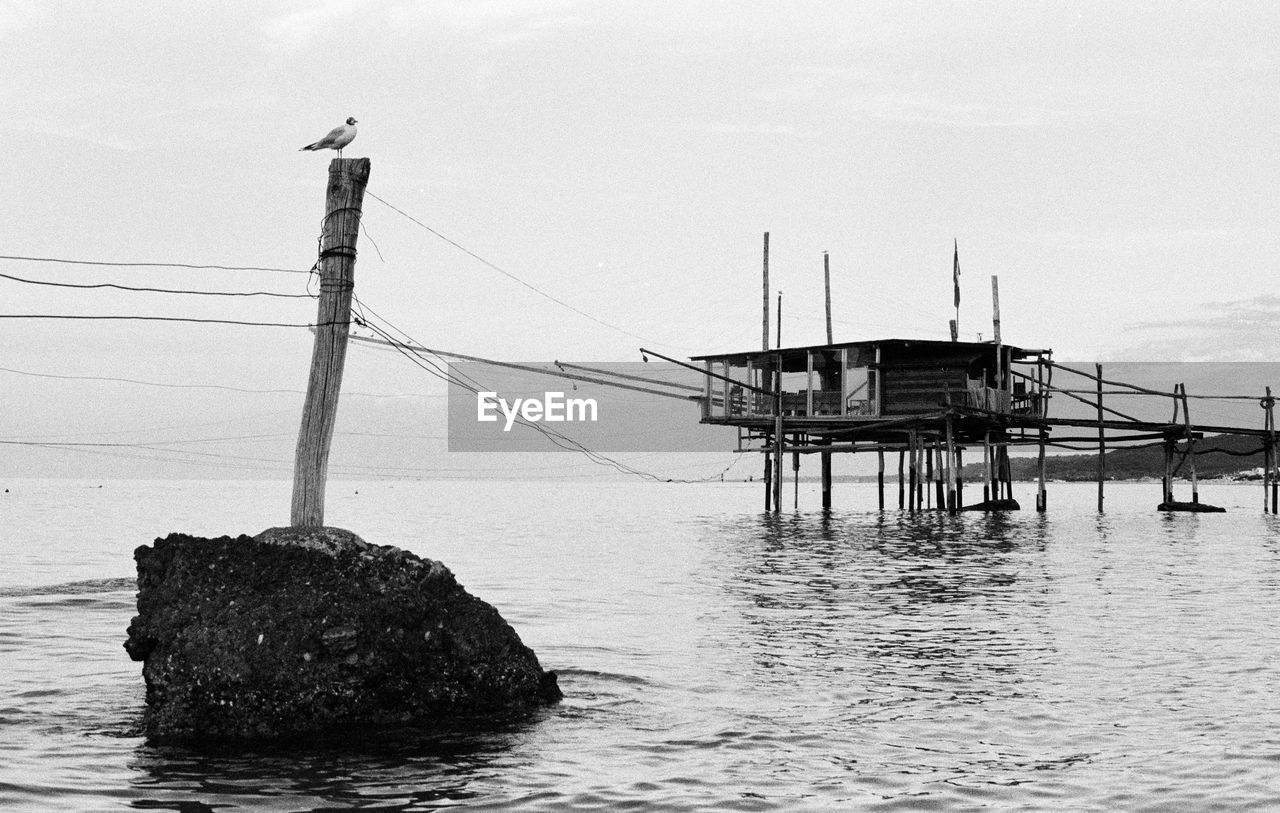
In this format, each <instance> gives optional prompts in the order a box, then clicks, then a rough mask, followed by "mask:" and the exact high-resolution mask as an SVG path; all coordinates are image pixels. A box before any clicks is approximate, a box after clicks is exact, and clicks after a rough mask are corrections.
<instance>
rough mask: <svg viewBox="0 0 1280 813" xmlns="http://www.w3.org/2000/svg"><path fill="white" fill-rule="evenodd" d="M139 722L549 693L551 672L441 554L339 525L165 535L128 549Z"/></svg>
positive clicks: (268, 723) (378, 708)
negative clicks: (141, 703) (435, 557)
mask: <svg viewBox="0 0 1280 813" xmlns="http://www.w3.org/2000/svg"><path fill="white" fill-rule="evenodd" d="M134 559H135V560H137V564H138V615H137V616H136V617H135V618H134V619H133V621H132V623H130V625H129V638H128V641H127V642H126V643H125V649H126V650H128V652H129V655H130V657H132V658H133V659H134V660H136V661H143V668H142V674H143V678H144V679H145V681H146V686H147V706H146V711H145V714H144V718H143V728H144V731H145V733H146V734H147V735H148V736H151V737H161V738H209V737H215V738H233V739H254V738H269V737H280V736H285V735H293V734H308V733H320V732H326V731H332V730H335V729H341V728H343V727H349V726H381V725H399V724H407V723H421V722H429V721H433V720H438V719H441V718H446V717H452V716H457V715H465V714H472V713H480V712H489V711H497V710H507V709H513V708H516V709H518V708H530V707H533V706H536V705H539V704H544V703H552V702H555V701H556V700H559V699H560V697H561V693H560V690H559V688H558V687H557V685H556V677H555V673H554V672H544V671H543V670H542V668H541V666H540V665H539V664H538V659H537V656H535V655H534V653H533V651H532V650H530V649H529V648H528V647H526V646H525V645H524V644H523V643H521V641H520V638H519V636H517V635H516V633H515V631H514V630H513V629H512V628H511V627H510V625H508V624H507V623H506V622H505V621H504V620H503V619H502V617H501V616H500V615H499V614H498V611H497V610H495V609H494V608H493V607H491V606H490V605H489V604H486V603H485V602H483V601H481V600H480V599H478V598H476V597H474V596H472V595H470V594H469V593H467V592H466V591H465V590H464V589H463V588H462V587H461V586H460V585H459V584H458V582H457V581H456V580H455V579H454V576H453V574H452V573H451V572H450V571H449V569H448V568H446V567H445V566H444V565H442V564H441V563H439V562H434V561H431V560H427V559H421V558H419V557H417V556H414V555H413V554H411V553H408V552H406V551H403V550H400V549H399V548H394V547H390V546H380V545H370V544H368V543H366V542H364V541H363V540H361V539H360V538H359V537H357V536H356V535H355V534H353V533H351V532H349V531H343V530H339V529H336V528H273V529H270V530H268V531H264V532H263V533H261V534H259V535H258V536H256V537H249V536H241V537H238V538H231V537H225V536H224V537H221V538H218V539H201V538H197V537H191V536H184V535H182V534H171V535H170V536H168V537H166V538H164V539H157V540H156V542H155V545H154V546H146V545H143V546H142V547H139V548H138V549H137V550H136V551H135V552H134Z"/></svg>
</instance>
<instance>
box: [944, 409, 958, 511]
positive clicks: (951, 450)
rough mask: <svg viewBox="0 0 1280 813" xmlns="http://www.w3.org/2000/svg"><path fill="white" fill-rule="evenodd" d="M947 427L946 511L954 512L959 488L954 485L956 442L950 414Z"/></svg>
mask: <svg viewBox="0 0 1280 813" xmlns="http://www.w3.org/2000/svg"><path fill="white" fill-rule="evenodd" d="M946 429H947V459H946V469H947V505H946V507H947V512H948V513H951V514H954V513H955V512H956V511H957V510H958V509H959V505H958V504H957V502H958V495H959V489H958V488H957V486H956V444H955V437H954V433H953V432H952V427H951V416H950V415H948V416H947V418H946Z"/></svg>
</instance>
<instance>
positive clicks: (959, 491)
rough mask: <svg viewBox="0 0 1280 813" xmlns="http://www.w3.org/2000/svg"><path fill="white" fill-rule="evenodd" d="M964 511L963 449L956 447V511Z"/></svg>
mask: <svg viewBox="0 0 1280 813" xmlns="http://www.w3.org/2000/svg"><path fill="white" fill-rule="evenodd" d="M963 509H964V449H963V448H962V447H960V446H957V447H956V510H957V511H960V510H963Z"/></svg>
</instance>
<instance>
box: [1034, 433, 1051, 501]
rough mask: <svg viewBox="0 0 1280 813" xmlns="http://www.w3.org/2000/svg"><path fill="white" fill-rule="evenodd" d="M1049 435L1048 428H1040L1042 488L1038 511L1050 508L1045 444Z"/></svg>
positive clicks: (1038, 494)
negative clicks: (1046, 489) (1045, 470)
mask: <svg viewBox="0 0 1280 813" xmlns="http://www.w3.org/2000/svg"><path fill="white" fill-rule="evenodd" d="M1048 435H1049V433H1048V432H1047V431H1046V430H1044V429H1041V430H1040V460H1039V463H1040V490H1039V492H1038V493H1037V494H1036V510H1037V511H1047V510H1049V492H1047V491H1045V490H1044V446H1045V441H1046V440H1048Z"/></svg>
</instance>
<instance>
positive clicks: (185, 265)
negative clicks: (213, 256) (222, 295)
mask: <svg viewBox="0 0 1280 813" xmlns="http://www.w3.org/2000/svg"><path fill="white" fill-rule="evenodd" d="M0 260H20V261H23V262H32V263H62V264H65V265H98V266H109V267H112V268H194V269H196V270H200V271H206V270H212V271H271V272H273V273H279V274H306V273H308V272H306V271H301V270H299V269H297V268H270V267H266V266H256V265H195V264H192V263H133V262H129V263H126V262H107V261H105V260H68V259H63V258H60V257H24V256H20V255H16V254H0Z"/></svg>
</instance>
